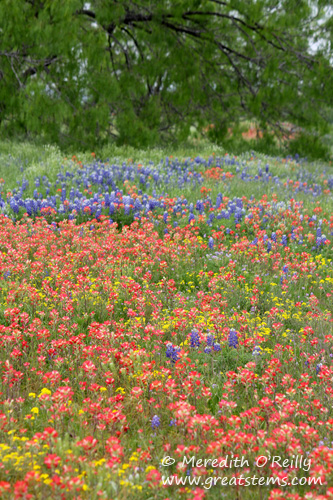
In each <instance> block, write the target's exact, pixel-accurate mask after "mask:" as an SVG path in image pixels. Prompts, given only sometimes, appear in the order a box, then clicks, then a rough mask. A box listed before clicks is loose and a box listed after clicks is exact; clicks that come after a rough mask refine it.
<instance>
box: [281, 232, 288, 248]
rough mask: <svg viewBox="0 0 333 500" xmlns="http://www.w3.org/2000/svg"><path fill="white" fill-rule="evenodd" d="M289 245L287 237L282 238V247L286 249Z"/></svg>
mask: <svg viewBox="0 0 333 500" xmlns="http://www.w3.org/2000/svg"><path fill="white" fill-rule="evenodd" d="M287 244H288V242H287V236H286V235H285V234H284V235H283V236H282V245H283V246H284V247H286V246H287Z"/></svg>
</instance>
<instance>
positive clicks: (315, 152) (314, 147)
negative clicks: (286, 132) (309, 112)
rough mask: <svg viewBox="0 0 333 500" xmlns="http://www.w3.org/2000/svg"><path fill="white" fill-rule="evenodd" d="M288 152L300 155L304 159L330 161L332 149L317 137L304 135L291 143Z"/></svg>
mask: <svg viewBox="0 0 333 500" xmlns="http://www.w3.org/2000/svg"><path fill="white" fill-rule="evenodd" d="M288 150H289V152H290V154H292V155H294V154H296V153H298V154H299V155H300V156H302V157H307V158H308V159H310V160H318V159H325V160H329V159H330V155H331V152H330V148H329V146H328V145H327V144H325V143H323V141H322V140H321V139H320V137H318V136H317V135H310V134H306V133H302V134H300V135H299V137H297V138H296V139H293V140H292V141H290V142H289V145H288Z"/></svg>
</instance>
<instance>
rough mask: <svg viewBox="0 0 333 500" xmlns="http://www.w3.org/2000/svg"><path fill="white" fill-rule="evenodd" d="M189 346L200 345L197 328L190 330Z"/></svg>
mask: <svg viewBox="0 0 333 500" xmlns="http://www.w3.org/2000/svg"><path fill="white" fill-rule="evenodd" d="M190 337H191V347H199V345H200V337H199V333H198V331H197V330H192V331H191V336H190Z"/></svg>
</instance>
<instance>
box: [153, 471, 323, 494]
mask: <svg viewBox="0 0 333 500" xmlns="http://www.w3.org/2000/svg"><path fill="white" fill-rule="evenodd" d="M162 484H163V486H203V488H205V489H206V490H209V489H210V488H211V487H212V486H218V485H220V486H279V487H286V486H304V485H309V486H316V485H320V486H321V485H322V482H321V478H320V477H300V478H297V477H294V478H292V479H288V478H287V477H283V478H280V477H262V476H261V477H258V476H251V477H244V475H243V474H241V475H240V476H238V477H220V476H214V477H213V476H210V477H206V478H203V477H200V476H197V477H190V476H186V477H178V476H162Z"/></svg>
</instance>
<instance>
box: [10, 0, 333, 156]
mask: <svg viewBox="0 0 333 500" xmlns="http://www.w3.org/2000/svg"><path fill="white" fill-rule="evenodd" d="M329 8H330V1H329V0H313V1H311V2H310V1H307V0H248V1H247V2H244V1H241V0H231V1H223V0H204V1H201V0H172V1H171V0H154V1H153V0H148V1H141V0H138V1H132V0H124V1H119V0H95V1H91V2H90V3H87V2H84V1H81V0H15V2H12V0H2V2H1V4H0V19H1V20H2V21H1V22H0V29H1V31H0V37H1V38H0V120H1V124H0V126H1V130H2V133H6V134H8V135H10V134H13V133H17V132H24V133H25V134H43V136H45V138H47V139H48V140H51V141H55V142H58V143H60V144H67V143H73V142H74V143H77V145H79V144H82V145H83V146H86V147H91V146H92V145H93V144H95V143H96V142H100V141H103V140H107V139H108V138H109V137H114V138H115V139H116V140H118V141H120V142H122V143H128V144H133V145H141V146H146V145H148V144H152V143H155V142H157V141H160V140H171V139H172V138H174V137H175V136H176V137H177V138H185V137H187V136H188V133H189V128H190V126H191V125H193V124H196V125H197V126H200V127H201V126H204V125H207V124H208V123H212V124H214V128H213V129H212V130H213V131H214V134H215V136H216V137H221V136H223V134H225V132H226V130H227V128H228V126H229V125H230V124H231V123H236V122H237V121H239V120H240V119H256V120H258V121H259V123H260V125H261V126H262V127H264V128H265V127H267V126H270V127H274V128H275V129H276V130H277V131H279V130H280V131H281V133H282V132H283V130H282V129H283V126H282V125H281V124H282V123H283V122H292V123H293V124H295V125H299V126H302V127H304V128H309V129H313V128H314V129H317V130H322V129H325V126H326V124H327V117H326V112H325V111H326V110H327V109H329V108H330V106H331V99H332V95H333V93H332V65H331V60H330V56H331V52H330V50H331V42H332V20H331V18H330V16H329ZM317 40H320V42H321V46H320V48H318V49H317V50H316V51H315V52H314V51H313V50H311V44H313V43H314V42H315V41H317Z"/></svg>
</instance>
